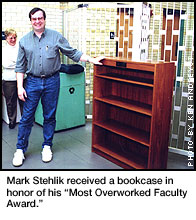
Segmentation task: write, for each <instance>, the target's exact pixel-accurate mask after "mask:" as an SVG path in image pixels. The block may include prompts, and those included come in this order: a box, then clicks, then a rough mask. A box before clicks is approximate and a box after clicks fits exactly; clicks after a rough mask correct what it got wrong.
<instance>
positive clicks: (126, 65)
mask: <svg viewBox="0 0 196 220" xmlns="http://www.w3.org/2000/svg"><path fill="white" fill-rule="evenodd" d="M102 62H103V65H101V66H100V65H94V82H93V83H94V84H93V123H92V151H93V152H96V153H97V154H99V155H101V156H103V157H105V158H107V159H108V160H111V161H112V162H114V163H116V164H118V165H120V166H122V167H123V168H126V169H166V168H167V154H168V140H169V128H170V120H171V105H172V93H173V80H174V63H169V62H133V61H131V60H127V59H122V58H105V59H104V60H103V61H102Z"/></svg>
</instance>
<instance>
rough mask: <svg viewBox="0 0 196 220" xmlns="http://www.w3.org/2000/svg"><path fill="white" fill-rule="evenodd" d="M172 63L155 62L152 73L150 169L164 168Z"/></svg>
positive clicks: (169, 119)
mask: <svg viewBox="0 0 196 220" xmlns="http://www.w3.org/2000/svg"><path fill="white" fill-rule="evenodd" d="M173 82H174V63H165V64H157V65H156V67H155V74H154V88H153V89H154V91H153V107H152V121H151V138H150V153H149V164H148V167H149V168H150V169H166V168H167V158H168V141H169V128H170V123H171V107H172V93H173Z"/></svg>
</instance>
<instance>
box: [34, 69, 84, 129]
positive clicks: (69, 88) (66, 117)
mask: <svg viewBox="0 0 196 220" xmlns="http://www.w3.org/2000/svg"><path fill="white" fill-rule="evenodd" d="M35 122H36V123H38V124H40V125H43V110H42V104H41V100H40V102H39V104H38V107H37V110H36V113H35ZM81 125H85V72H81V73H78V74H66V73H60V92H59V100H58V105H57V111H56V128H55V131H60V130H64V129H69V128H73V127H77V126H81Z"/></svg>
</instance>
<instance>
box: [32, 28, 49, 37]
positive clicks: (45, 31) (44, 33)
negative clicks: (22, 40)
mask: <svg viewBox="0 0 196 220" xmlns="http://www.w3.org/2000/svg"><path fill="white" fill-rule="evenodd" d="M46 33H47V29H46V28H45V30H44V32H43V33H42V37H45V35H46ZM32 35H33V36H34V37H36V36H37V35H36V34H35V32H34V30H32Z"/></svg>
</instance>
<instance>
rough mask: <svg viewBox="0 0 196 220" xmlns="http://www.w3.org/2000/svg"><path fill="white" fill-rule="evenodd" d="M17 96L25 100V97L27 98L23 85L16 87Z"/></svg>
mask: <svg viewBox="0 0 196 220" xmlns="http://www.w3.org/2000/svg"><path fill="white" fill-rule="evenodd" d="M18 98H19V99H20V100H22V101H23V102H25V98H27V93H26V91H25V89H24V88H23V87H18Z"/></svg>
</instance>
